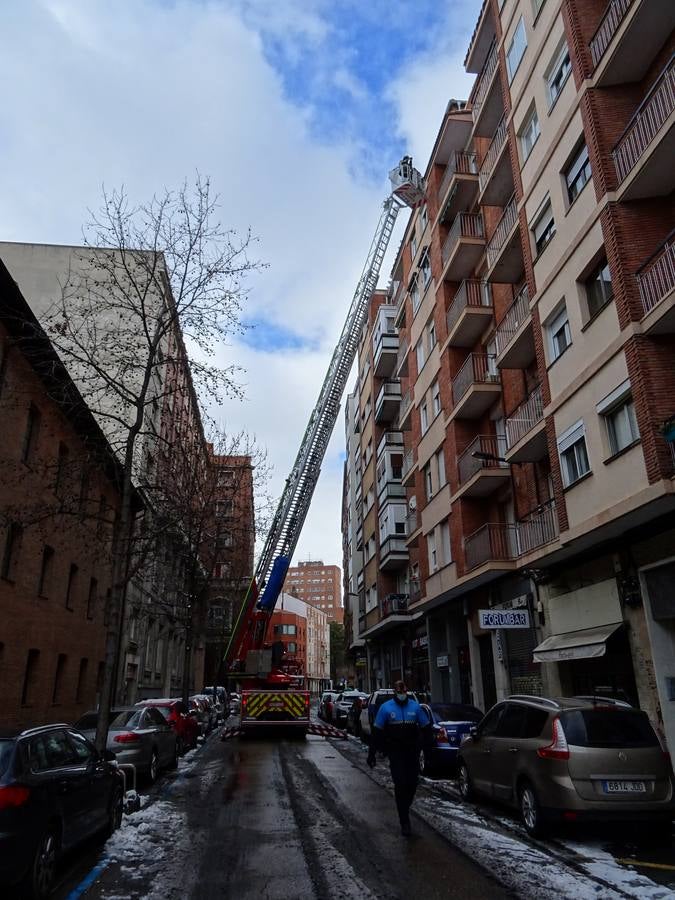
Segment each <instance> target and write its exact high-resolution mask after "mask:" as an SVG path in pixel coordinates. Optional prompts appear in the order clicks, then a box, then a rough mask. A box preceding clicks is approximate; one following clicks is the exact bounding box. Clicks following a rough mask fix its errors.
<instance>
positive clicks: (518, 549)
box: [464, 501, 559, 571]
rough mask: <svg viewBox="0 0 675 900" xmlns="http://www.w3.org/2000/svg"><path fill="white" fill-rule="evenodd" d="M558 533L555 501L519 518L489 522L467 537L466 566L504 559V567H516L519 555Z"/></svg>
mask: <svg viewBox="0 0 675 900" xmlns="http://www.w3.org/2000/svg"><path fill="white" fill-rule="evenodd" d="M558 533H559V527H558V516H557V513H556V508H555V503H553V501H551V502H550V503H548V504H546V505H545V506H542V507H540V508H539V509H537V510H536V511H535V512H533V513H531V514H530V515H529V516H527V517H526V518H525V519H522V520H521V521H520V522H490V523H488V524H487V525H483V526H482V527H481V528H479V529H478V530H477V531H474V533H473V534H471V535H469V537H467V538H466V539H465V541H464V559H465V563H466V570H467V571H470V570H471V569H475V568H477V567H478V566H482V565H485V564H486V563H504V564H505V568H507V569H510V568H513V567H514V566H513V563H515V561H516V560H517V559H518V558H519V557H521V556H526V555H527V554H529V553H532V552H533V551H534V550H537V549H538V548H539V547H544V546H546V544H550V543H551V542H552V541H554V540H555V539H556V538H557V537H558Z"/></svg>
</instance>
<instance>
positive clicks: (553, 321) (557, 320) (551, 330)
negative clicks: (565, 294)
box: [546, 303, 572, 362]
mask: <svg viewBox="0 0 675 900" xmlns="http://www.w3.org/2000/svg"><path fill="white" fill-rule="evenodd" d="M561 331H562V332H563V334H564V335H565V339H566V340H567V344H566V345H565V347H563V348H562V349H561V350H560V349H559V348H558V345H557V344H556V342H555V336H556V335H557V334H560V332H561ZM546 336H547V338H548V350H549V355H550V358H551V362H555V360H556V359H560V357H561V356H562V355H563V353H564V352H565V350H567V348H568V347H571V345H572V332H571V331H570V320H569V316H568V315H567V306H566V305H565V304H564V303H563V304H562V306H560V307H558V311H557V312H556V313H554V315H553V316H551V318H550V319H549V320H548V322H547V323H546Z"/></svg>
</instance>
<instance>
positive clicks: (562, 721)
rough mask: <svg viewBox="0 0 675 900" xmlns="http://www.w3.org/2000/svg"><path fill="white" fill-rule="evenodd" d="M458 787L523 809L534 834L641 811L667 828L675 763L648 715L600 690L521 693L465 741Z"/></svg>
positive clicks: (652, 823) (639, 815)
mask: <svg viewBox="0 0 675 900" xmlns="http://www.w3.org/2000/svg"><path fill="white" fill-rule="evenodd" d="M459 752H460V757H459V789H460V793H461V794H462V797H463V798H464V799H465V800H468V799H470V798H471V796H472V795H473V794H474V793H480V794H484V795H486V796H488V797H492V798H493V799H495V800H500V801H503V802H505V803H508V804H509V805H511V806H514V807H516V808H518V809H519V811H520V815H521V818H522V820H523V824H524V826H525V828H526V829H527V831H528V832H529V834H531V835H533V836H537V835H541V834H543V833H544V831H545V830H546V827H547V825H550V824H551V822H553V821H555V820H558V821H579V820H582V819H622V818H623V819H630V820H631V821H636V820H638V819H642V820H644V821H645V823H646V824H647V826H648V827H649V828H650V829H651V830H654V831H655V832H660V833H661V834H663V835H664V836H665V834H666V832H669V831H670V828H671V823H672V819H673V813H674V812H675V803H674V802H673V789H674V785H673V770H672V767H671V764H670V758H669V756H668V754H667V753H666V751H665V750H664V748H663V746H662V744H661V742H660V740H659V737H658V735H657V734H656V732H655V731H654V729H653V727H652V725H651V723H650V722H649V719H648V718H647V715H646V714H645V713H644V712H642V711H641V710H639V709H634V708H633V707H631V706H629V705H628V704H627V703H622V702H619V701H616V700H609V699H606V698H603V697H565V698H562V699H558V700H552V699H547V698H544V697H529V696H523V695H514V696H512V697H509V698H508V699H507V700H505V701H503V702H501V703H498V704H497V705H496V706H493V707H492V709H491V710H490V711H489V712H488V713H487V715H486V716H485V718H484V719H482V721H481V722H480V723H479V724H478V726H477V727H476V728H475V729H474V730H473V733H472V734H471V735H469V736H467V737H465V738H464V740H463V741H462V744H461V746H460V751H459Z"/></svg>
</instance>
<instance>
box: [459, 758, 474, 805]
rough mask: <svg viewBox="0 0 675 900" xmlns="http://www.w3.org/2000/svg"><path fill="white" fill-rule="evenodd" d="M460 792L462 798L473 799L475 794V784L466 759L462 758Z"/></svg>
mask: <svg viewBox="0 0 675 900" xmlns="http://www.w3.org/2000/svg"><path fill="white" fill-rule="evenodd" d="M458 780H459V793H460V794H461V795H462V800H472V799H473V796H474V789H473V784H472V782H471V776H470V775H469V769H468V768H467V765H466V763H465V762H464V760H461V761H460V763H459V773H458Z"/></svg>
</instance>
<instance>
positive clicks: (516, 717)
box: [496, 703, 526, 738]
mask: <svg viewBox="0 0 675 900" xmlns="http://www.w3.org/2000/svg"><path fill="white" fill-rule="evenodd" d="M525 710H526V707H524V706H520V704H518V703H507V704H506V705H505V706H504V712H503V713H502V716H501V718H500V720H499V725H498V726H497V731H496V737H503V738H517V737H520V734H521V732H522V730H523V728H524V727H525Z"/></svg>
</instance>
